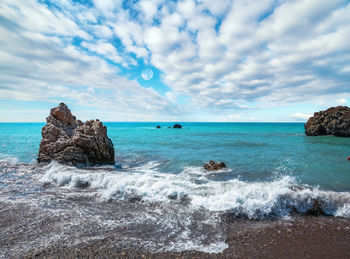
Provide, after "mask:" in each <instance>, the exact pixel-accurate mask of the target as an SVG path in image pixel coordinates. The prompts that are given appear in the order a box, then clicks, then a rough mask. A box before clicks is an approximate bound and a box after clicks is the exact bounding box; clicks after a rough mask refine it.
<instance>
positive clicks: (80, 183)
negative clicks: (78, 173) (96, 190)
mask: <svg viewBox="0 0 350 259" xmlns="http://www.w3.org/2000/svg"><path fill="white" fill-rule="evenodd" d="M89 186H90V183H89V182H88V181H85V180H78V181H77V182H76V183H75V187H77V188H82V189H84V188H88V187H89Z"/></svg>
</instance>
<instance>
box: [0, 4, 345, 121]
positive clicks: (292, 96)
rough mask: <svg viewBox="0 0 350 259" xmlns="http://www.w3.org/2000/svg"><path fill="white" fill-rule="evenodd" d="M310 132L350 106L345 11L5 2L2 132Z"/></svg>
mask: <svg viewBox="0 0 350 259" xmlns="http://www.w3.org/2000/svg"><path fill="white" fill-rule="evenodd" d="M60 102H65V103H66V104H67V105H68V106H69V107H70V109H71V110H72V112H73V114H74V115H76V116H77V117H78V118H79V119H82V120H87V119H96V118H99V119H101V120H102V121H217V122H219V121H223V122H239V121H258V122H288V121H293V122H294V121H300V122H304V121H306V120H307V118H309V117H310V116H312V114H313V113H314V112H315V111H319V110H324V109H326V108H328V107H331V106H336V105H348V106H350V1H349V0H259V1H256V0H254V1H249V0H232V1H230V0H216V1H213V0H184V1H165V0H126V1H122V0H50V1H49V0H40V1H39V0H26V1H23V0H1V1H0V122H17V121H23V122H28V121H33V122H42V121H45V118H46V116H48V113H49V109H50V108H52V107H55V106H57V105H58V103H60Z"/></svg>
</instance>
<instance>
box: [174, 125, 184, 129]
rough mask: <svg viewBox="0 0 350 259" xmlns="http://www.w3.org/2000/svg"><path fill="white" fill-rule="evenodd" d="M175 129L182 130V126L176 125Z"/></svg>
mask: <svg viewBox="0 0 350 259" xmlns="http://www.w3.org/2000/svg"><path fill="white" fill-rule="evenodd" d="M173 128H174V129H181V128H182V126H181V125H180V124H175V125H174V126H173Z"/></svg>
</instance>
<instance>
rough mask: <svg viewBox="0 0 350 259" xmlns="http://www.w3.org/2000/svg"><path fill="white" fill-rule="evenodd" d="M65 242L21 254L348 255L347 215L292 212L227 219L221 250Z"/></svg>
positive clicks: (107, 241)
mask: <svg viewBox="0 0 350 259" xmlns="http://www.w3.org/2000/svg"><path fill="white" fill-rule="evenodd" d="M113 234H114V238H111V237H109V238H105V239H102V240H97V241H90V242H87V243H85V244H84V243H80V244H77V245H73V246H69V245H66V244H54V245H52V246H49V247H46V248H45V249H43V250H33V251H32V252H30V253H28V254H26V255H24V256H23V257H24V258H111V257H114V258H255V257H258V258H346V257H347V258H348V257H349V256H350V246H349V245H348V244H349V242H350V219H346V218H336V217H329V216H319V217H314V216H296V217H293V218H291V219H289V220H285V219H278V220H261V221H253V220H240V219H234V220H232V221H231V222H228V223H226V234H227V238H226V243H227V244H228V246H229V247H228V248H227V249H225V250H224V251H223V252H222V253H218V254H214V253H211V254H210V253H204V252H199V251H191V250H188V251H182V252H172V251H168V252H150V251H147V250H144V249H142V248H139V247H137V244H135V247H126V246H125V247H120V246H119V245H118V240H119V238H118V236H120V235H121V233H113Z"/></svg>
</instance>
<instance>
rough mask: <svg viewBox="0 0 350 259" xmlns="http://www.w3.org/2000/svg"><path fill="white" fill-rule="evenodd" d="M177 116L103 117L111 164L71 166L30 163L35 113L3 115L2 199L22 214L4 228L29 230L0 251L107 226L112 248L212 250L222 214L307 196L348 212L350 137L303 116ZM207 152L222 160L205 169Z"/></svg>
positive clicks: (298, 203) (305, 209) (277, 212)
mask: <svg viewBox="0 0 350 259" xmlns="http://www.w3.org/2000/svg"><path fill="white" fill-rule="evenodd" d="M181 124H182V125H183V128H182V129H173V128H167V127H168V126H172V123H121V122H118V123H106V126H107V128H108V135H109V137H110V138H111V139H112V141H113V143H114V145H115V151H116V161H117V162H116V164H115V165H113V166H111V165H101V166H95V167H80V168H77V167H72V166H67V165H60V164H58V163H56V162H51V163H49V164H36V157H37V153H38V149H39V143H40V140H41V128H42V126H43V125H44V124H43V123H1V124H0V208H1V211H2V213H4V214H5V215H6V213H11V214H13V215H16V213H15V212H13V213H12V212H11V211H12V210H13V211H21V213H20V214H21V215H22V216H23V219H25V222H23V220H22V221H21V220H19V221H16V220H13V225H12V227H11V229H10V230H6V231H5V232H4V233H5V234H6V235H8V236H9V237H11V238H12V233H17V232H18V231H17V230H18V229H21V228H22V227H23V225H25V226H26V228H25V229H26V230H25V231H26V232H25V233H26V234H25V235H23V238H22V234H18V236H19V238H22V241H21V242H13V246H12V247H10V250H8V251H6V250H5V254H4V252H2V251H0V257H1V255H2V254H1V253H3V257H4V258H8V257H19V255H22V254H25V251H27V250H28V249H31V247H41V248H45V247H46V246H51V245H55V243H59V242H65V244H66V242H68V243H70V242H72V240H73V241H74V243H79V242H81V243H84V244H85V242H86V241H87V240H90V239H91V237H93V238H94V239H96V240H98V239H101V240H104V238H110V237H111V235H114V234H113V233H122V236H123V241H120V242H121V243H118V242H119V241H118V242H117V244H119V245H120V246H123V244H124V243H123V242H126V244H130V246H131V245H133V244H137V246H138V247H143V248H144V249H146V250H152V251H184V250H198V251H204V252H210V253H218V252H222V251H223V250H224V249H225V248H227V246H228V245H227V244H226V242H225V241H226V234H225V233H226V227H225V226H226V223H225V222H226V219H232V220H234V219H236V218H239V220H241V219H253V220H254V221H255V220H265V219H266V218H268V219H271V220H273V219H276V218H278V219H281V218H288V219H290V218H292V217H294V216H295V215H296V214H301V215H308V214H310V213H311V214H312V213H313V211H314V208H315V206H318V207H317V208H320V210H321V212H320V213H321V214H327V215H329V216H334V217H344V218H350V162H349V161H347V160H346V157H347V156H349V155H350V138H338V137H331V136H322V137H307V136H305V134H304V125H303V124H301V123H181ZM157 125H160V126H162V128H161V129H156V126H157ZM211 159H212V160H220V161H223V162H225V163H226V165H227V167H228V168H227V169H224V170H220V171H215V172H210V171H206V170H204V169H203V164H204V163H205V162H207V161H209V160H211ZM316 201H317V203H316ZM11 217H12V216H11ZM249 222H250V221H249ZM247 224H249V223H248V221H247ZM229 229H231V228H229ZM40 230H42V231H41V232H40ZM46 230H47V231H46ZM21 233H22V232H21ZM47 233H49V234H47ZM6 235H5V237H6ZM27 236H30V243H28V240H27V238H26V237H27ZM23 244H29V246H28V245H27V246H26V245H23ZM5 255H6V256H5ZM11 255H12V256H11Z"/></svg>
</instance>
